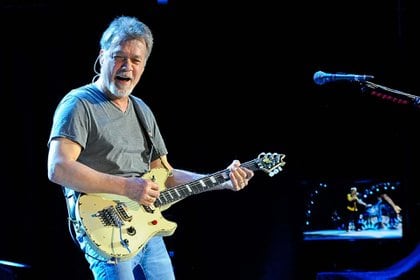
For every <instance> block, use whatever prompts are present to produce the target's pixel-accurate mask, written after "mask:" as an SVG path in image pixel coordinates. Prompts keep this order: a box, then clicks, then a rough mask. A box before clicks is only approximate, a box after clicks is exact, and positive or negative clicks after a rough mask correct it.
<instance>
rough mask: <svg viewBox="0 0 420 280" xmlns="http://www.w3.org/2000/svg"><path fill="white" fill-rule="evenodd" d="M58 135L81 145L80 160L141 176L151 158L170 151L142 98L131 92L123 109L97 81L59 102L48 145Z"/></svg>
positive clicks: (111, 171)
mask: <svg viewBox="0 0 420 280" xmlns="http://www.w3.org/2000/svg"><path fill="white" fill-rule="evenodd" d="M57 137H65V138H68V139H70V140H72V141H74V142H77V143H78V144H80V146H81V147H82V152H81V154H80V156H79V158H78V159H77V160H78V161H79V162H81V163H83V164H86V165H87V166H89V167H91V168H93V169H95V170H98V171H101V172H104V173H108V174H114V175H121V176H133V175H139V176H141V175H143V174H144V173H145V172H147V171H148V170H149V164H150V161H152V160H154V159H156V158H158V157H159V156H162V155H166V154H167V149H166V146H165V143H164V141H163V138H162V135H161V133H160V131H159V128H158V125H157V123H156V120H155V117H154V115H153V113H152V111H151V110H150V108H149V107H148V106H147V105H146V104H145V103H144V102H143V101H142V100H141V99H140V98H138V97H135V96H133V95H131V96H130V102H129V108H128V109H127V110H126V112H121V111H120V110H119V109H118V108H117V107H116V106H115V104H114V103H112V102H111V101H110V99H109V98H108V97H107V96H106V95H105V94H104V93H103V92H102V91H100V90H99V89H98V88H97V87H96V86H95V85H94V84H88V85H85V86H82V87H80V88H77V89H74V90H72V91H70V92H69V93H68V94H67V95H65V96H64V98H63V99H62V100H61V101H60V103H59V104H58V106H57V108H56V111H55V113H54V118H53V125H52V129H51V133H50V137H49V140H48V145H49V143H50V142H51V140H53V139H54V138H57Z"/></svg>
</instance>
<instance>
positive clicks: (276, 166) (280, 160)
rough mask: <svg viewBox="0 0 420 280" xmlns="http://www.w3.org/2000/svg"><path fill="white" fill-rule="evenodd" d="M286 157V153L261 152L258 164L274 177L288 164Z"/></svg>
mask: <svg viewBox="0 0 420 280" xmlns="http://www.w3.org/2000/svg"><path fill="white" fill-rule="evenodd" d="M285 157H286V155H284V154H278V153H260V154H259V155H258V157H257V165H258V167H259V168H260V169H261V170H262V171H264V172H266V173H268V175H269V176H270V177H273V176H274V175H276V174H278V173H279V172H280V171H282V170H283V168H282V167H283V166H284V165H285V164H286V162H285V161H284V158H285Z"/></svg>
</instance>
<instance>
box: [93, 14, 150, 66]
mask: <svg viewBox="0 0 420 280" xmlns="http://www.w3.org/2000/svg"><path fill="white" fill-rule="evenodd" d="M142 39H143V40H144V41H145V42H146V48H147V53H146V60H147V59H148V58H149V56H150V53H151V52H152V48H153V34H152V31H151V30H150V28H149V27H148V26H147V25H146V24H144V23H143V22H141V21H139V20H138V19H137V18H136V17H129V16H119V17H116V18H115V19H114V20H113V21H112V22H111V23H110V24H109V26H108V28H107V29H106V30H105V31H104V33H103V34H102V37H101V40H100V47H101V49H104V50H108V49H110V48H111V47H112V46H115V45H118V44H120V43H122V42H125V41H128V40H142Z"/></svg>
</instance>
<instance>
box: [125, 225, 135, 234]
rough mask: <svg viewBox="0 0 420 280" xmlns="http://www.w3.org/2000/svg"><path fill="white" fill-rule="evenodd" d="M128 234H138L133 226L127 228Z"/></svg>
mask: <svg viewBox="0 0 420 280" xmlns="http://www.w3.org/2000/svg"><path fill="white" fill-rule="evenodd" d="M127 234H128V235H134V234H136V229H135V228H134V227H133V226H131V227H128V228H127Z"/></svg>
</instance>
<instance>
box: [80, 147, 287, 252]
mask: <svg viewBox="0 0 420 280" xmlns="http://www.w3.org/2000/svg"><path fill="white" fill-rule="evenodd" d="M284 157H285V155H284V154H277V153H261V154H259V155H258V157H257V158H255V159H253V160H251V161H248V162H245V163H242V164H241V166H243V167H246V168H249V169H251V170H253V171H257V170H262V171H264V172H266V173H268V175H269V176H270V177H272V176H274V175H276V174H277V173H279V172H280V171H282V167H283V166H284V165H285V164H286V163H285V162H284ZM168 176H169V174H168V171H167V170H166V169H164V168H156V169H152V170H151V171H150V172H148V173H146V174H145V175H144V176H142V178H145V179H151V180H154V181H155V182H156V183H157V184H158V185H159V186H160V187H161V189H162V191H161V192H160V195H159V197H158V198H157V199H156V201H155V203H154V205H153V206H145V205H142V204H140V203H138V202H136V201H133V200H130V199H129V198H127V197H125V196H120V195H113V194H106V193H95V194H81V195H80V196H79V198H78V200H77V204H76V211H75V213H76V220H77V227H78V229H79V230H82V231H83V232H84V233H85V234H86V236H87V237H88V238H87V240H88V242H89V243H90V245H92V246H93V247H94V248H96V249H97V251H98V252H99V254H101V255H102V256H103V257H105V258H107V259H109V260H127V259H129V258H131V257H133V256H134V255H135V254H137V253H138V251H140V250H141V249H142V248H143V246H144V245H145V244H146V243H147V241H149V240H150V239H151V238H152V237H153V236H156V235H161V236H169V235H172V234H173V233H174V232H175V229H176V227H177V224H176V223H175V222H171V221H168V220H166V219H165V218H164V217H163V216H162V214H161V212H162V211H164V210H166V209H168V208H169V207H170V206H171V205H173V204H174V203H176V202H178V201H180V200H181V199H184V198H186V197H188V196H191V195H194V194H199V193H202V192H204V191H207V190H211V189H212V188H215V187H216V186H218V185H220V184H222V183H223V182H226V181H228V180H230V178H229V170H228V169H225V170H222V171H218V172H216V173H213V174H210V175H208V176H205V177H203V178H201V179H198V180H195V181H192V182H189V183H187V184H182V185H178V186H175V187H171V188H165V187H164V183H165V181H166V179H167V177H168Z"/></svg>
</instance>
